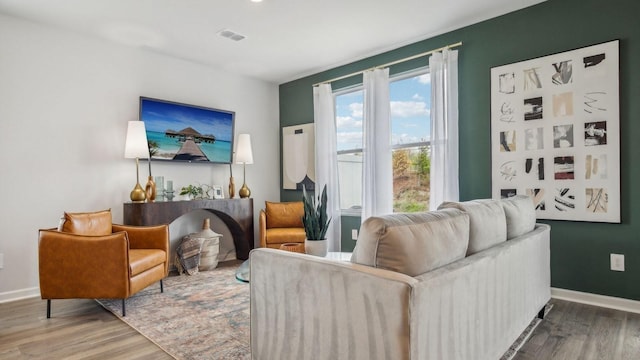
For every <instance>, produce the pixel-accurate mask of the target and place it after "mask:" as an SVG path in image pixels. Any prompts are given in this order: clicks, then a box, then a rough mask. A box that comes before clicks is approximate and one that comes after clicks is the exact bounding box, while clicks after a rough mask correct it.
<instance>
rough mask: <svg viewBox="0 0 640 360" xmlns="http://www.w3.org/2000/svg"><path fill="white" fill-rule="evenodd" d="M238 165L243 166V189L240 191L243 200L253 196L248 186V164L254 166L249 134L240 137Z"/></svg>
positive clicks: (237, 150)
mask: <svg viewBox="0 0 640 360" xmlns="http://www.w3.org/2000/svg"><path fill="white" fill-rule="evenodd" d="M235 162H236V164H242V177H243V179H242V187H241V188H240V191H238V195H240V197H241V198H248V197H249V196H251V190H249V187H248V186H247V182H246V180H247V167H246V165H247V164H253V152H252V151H251V136H250V135H249V134H240V135H238V145H237V147H236V159H235Z"/></svg>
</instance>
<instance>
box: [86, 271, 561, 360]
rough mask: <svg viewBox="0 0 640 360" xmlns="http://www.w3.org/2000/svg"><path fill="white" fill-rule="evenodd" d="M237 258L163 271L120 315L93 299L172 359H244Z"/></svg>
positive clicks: (245, 312) (245, 328) (244, 298)
mask: <svg viewBox="0 0 640 360" xmlns="http://www.w3.org/2000/svg"><path fill="white" fill-rule="evenodd" d="M240 264H241V262H240V261H229V262H223V263H220V264H219V265H218V267H217V268H216V269H215V270H212V271H204V272H199V273H197V274H195V275H191V276H187V275H182V276H179V275H175V276H169V277H168V278H166V279H165V280H164V293H160V289H159V287H158V286H156V285H152V286H150V287H148V288H147V289H145V290H143V291H141V292H139V293H137V294H136V295H134V296H132V297H130V298H129V299H127V302H126V306H127V316H125V317H122V302H121V300H106V299H101V300H97V301H98V303H100V304H101V305H102V306H104V307H105V308H106V309H107V310H109V311H111V312H112V313H114V314H115V315H116V316H117V317H119V318H120V319H121V320H122V321H124V322H125V323H127V324H128V325H129V326H131V327H132V328H134V329H135V330H136V331H138V332H139V333H141V334H142V335H144V336H145V337H147V338H148V339H149V340H151V341H153V342H154V343H155V344H156V345H158V346H159V347H160V348H162V349H163V350H164V351H165V352H167V353H168V354H169V355H171V356H173V357H174V358H176V359H185V360H186V359H234V360H236V359H250V358H251V351H250V342H249V341H250V318H249V306H250V304H249V284H248V283H243V282H240V281H238V280H236V278H235V272H236V269H237V268H238V266H239V265H240ZM551 307H553V304H547V308H546V311H545V314H548V312H549V311H550V310H551ZM540 321H541V320H540V319H538V318H535V319H533V320H532V321H531V323H530V324H529V326H528V327H527V328H526V329H525V331H524V332H523V333H522V334H521V335H520V337H519V338H518V340H517V341H516V342H515V343H514V344H513V345H512V346H511V348H510V349H509V350H508V351H507V352H506V353H505V354H504V355H503V356H502V358H501V360H509V359H512V358H513V357H514V356H515V355H516V353H517V352H518V349H520V347H522V345H523V344H524V343H525V342H526V341H527V340H528V339H529V336H531V333H533V331H534V330H535V328H536V327H537V326H538V324H539V323H540Z"/></svg>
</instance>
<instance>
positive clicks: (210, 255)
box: [189, 218, 222, 271]
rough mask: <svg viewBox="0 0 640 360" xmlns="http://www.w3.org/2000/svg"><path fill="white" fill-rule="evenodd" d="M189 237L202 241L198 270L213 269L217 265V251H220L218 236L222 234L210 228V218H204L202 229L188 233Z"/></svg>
mask: <svg viewBox="0 0 640 360" xmlns="http://www.w3.org/2000/svg"><path fill="white" fill-rule="evenodd" d="M189 237H190V238H192V239H196V240H198V241H200V242H201V243H202V246H201V248H200V265H198V270H199V271H208V270H213V269H215V268H216V266H218V253H219V252H220V238H221V237H222V235H221V234H218V233H216V232H215V231H213V230H211V219H208V218H207V219H204V221H203V223H202V231H200V232H197V233H195V234H190V235H189Z"/></svg>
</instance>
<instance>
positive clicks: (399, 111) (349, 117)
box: [336, 73, 431, 151]
mask: <svg viewBox="0 0 640 360" xmlns="http://www.w3.org/2000/svg"><path fill="white" fill-rule="evenodd" d="M389 95H390V100H391V133H392V135H391V144H392V145H400V144H410V143H417V142H424V141H429V140H430V134H429V132H430V130H429V123H430V121H429V117H430V113H429V109H430V108H431V84H430V77H429V74H428V73H427V74H424V75H419V76H414V77H409V78H406V79H402V80H397V81H393V82H391V83H390V84H389ZM362 120H363V91H362V90H358V91H354V92H349V93H345V94H341V95H338V96H336V127H337V135H338V139H337V140H338V144H337V149H338V151H342V150H354V149H362Z"/></svg>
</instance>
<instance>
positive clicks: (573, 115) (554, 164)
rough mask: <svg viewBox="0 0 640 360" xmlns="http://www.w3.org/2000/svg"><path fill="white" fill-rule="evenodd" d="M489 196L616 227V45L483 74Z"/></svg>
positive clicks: (545, 214)
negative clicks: (487, 86)
mask: <svg viewBox="0 0 640 360" xmlns="http://www.w3.org/2000/svg"><path fill="white" fill-rule="evenodd" d="M491 165H492V169H491V173H492V179H491V184H492V196H493V197H494V198H506V197H510V196H514V195H516V194H518V195H520V194H524V195H529V196H530V197H532V198H533V200H534V203H535V206H536V214H537V217H538V219H550V220H572V221H591V222H611V223H619V222H620V100H619V41H618V40H614V41H610V42H606V43H602V44H597V45H593V46H588V47H584V48H580V49H576V50H571V51H566V52H562V53H558V54H553V55H549V56H544V57H540V58H535V59H531V60H526V61H521V62H518V63H513V64H508V65H503V66H499V67H494V68H492V69H491Z"/></svg>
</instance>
